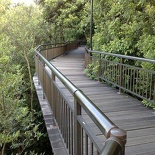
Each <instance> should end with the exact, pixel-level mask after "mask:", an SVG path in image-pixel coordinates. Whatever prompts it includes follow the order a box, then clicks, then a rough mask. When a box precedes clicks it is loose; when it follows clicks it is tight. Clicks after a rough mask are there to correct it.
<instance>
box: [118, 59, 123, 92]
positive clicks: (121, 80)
mask: <svg viewBox="0 0 155 155" xmlns="http://www.w3.org/2000/svg"><path fill="white" fill-rule="evenodd" d="M122 64H123V58H121V59H120V77H119V85H120V86H119V92H118V94H121V92H122V89H121V88H120V87H121V86H122V84H123V70H122V69H123V67H122Z"/></svg>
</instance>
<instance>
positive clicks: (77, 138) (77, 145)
mask: <svg viewBox="0 0 155 155" xmlns="http://www.w3.org/2000/svg"><path fill="white" fill-rule="evenodd" d="M74 112H75V115H74V155H80V154H81V140H82V138H81V135H82V133H81V125H80V123H79V122H78V120H77V117H78V115H81V106H80V104H79V103H78V101H77V100H76V99H75V104H74Z"/></svg>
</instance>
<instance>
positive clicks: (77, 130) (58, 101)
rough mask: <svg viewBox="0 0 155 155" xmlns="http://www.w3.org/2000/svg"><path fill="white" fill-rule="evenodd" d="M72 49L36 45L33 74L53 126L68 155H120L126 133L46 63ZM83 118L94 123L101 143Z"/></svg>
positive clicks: (123, 150) (123, 152)
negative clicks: (34, 71) (41, 91)
mask: <svg viewBox="0 0 155 155" xmlns="http://www.w3.org/2000/svg"><path fill="white" fill-rule="evenodd" d="M49 46H50V48H49ZM75 47H76V43H70V44H61V46H53V45H49V44H48V45H40V46H39V47H38V48H37V49H36V50H35V65H36V74H37V76H38V79H39V83H40V84H41V86H42V88H43V91H44V97H45V98H46V99H47V100H48V103H49V104H50V106H51V109H52V111H53V114H54V117H55V120H56V121H55V123H54V124H53V125H56V124H57V125H58V126H59V130H60V132H61V135H62V137H63V139H64V142H65V144H66V148H67V150H68V154H71V155H82V154H83V155H93V154H100V155H124V154H125V144H126V132H125V131H124V130H122V129H120V128H119V127H117V126H116V125H115V124H114V123H113V122H112V121H111V120H110V119H109V118H108V117H107V116H106V115H105V114H104V113H103V112H101V111H100V110H99V109H98V108H97V107H96V106H95V104H94V103H93V102H92V101H91V100H90V99H89V98H88V97H87V96H86V95H85V94H84V93H83V92H82V91H81V90H79V89H78V88H77V87H76V86H75V85H74V84H73V83H72V82H71V81H69V80H68V79H67V78H66V77H65V76H64V75H63V74H62V73H61V72H60V71H59V70H58V69H57V68H55V67H54V66H53V65H52V64H51V63H50V62H49V61H48V60H50V59H52V58H54V57H56V56H58V55H60V53H61V54H63V53H64V52H66V50H67V51H69V50H70V49H73V48H75ZM52 53H54V54H52ZM56 53H57V54H56ZM60 83H61V84H60ZM62 85H63V86H64V87H65V88H66V89H67V90H68V91H69V92H70V95H69V96H72V98H73V102H72V101H71V100H70V99H69V98H68V96H66V94H65V92H64V89H61V88H62ZM86 114H87V115H86ZM85 116H87V117H89V118H90V120H91V121H92V122H94V123H95V125H96V127H97V128H98V129H99V130H100V132H101V135H100V137H103V136H102V135H104V138H103V139H102V140H101V141H100V139H99V138H98V137H97V135H96V133H95V131H93V130H92V129H91V127H90V125H89V124H88V122H87V121H86V118H85ZM51 123H52V122H51Z"/></svg>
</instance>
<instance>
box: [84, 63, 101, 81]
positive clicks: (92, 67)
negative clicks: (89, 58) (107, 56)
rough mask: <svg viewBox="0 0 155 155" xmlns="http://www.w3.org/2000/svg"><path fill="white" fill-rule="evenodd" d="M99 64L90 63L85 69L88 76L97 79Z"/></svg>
mask: <svg viewBox="0 0 155 155" xmlns="http://www.w3.org/2000/svg"><path fill="white" fill-rule="evenodd" d="M98 67H99V66H98V65H97V64H94V63H91V64H88V66H87V68H86V69H85V73H86V74H87V76H88V77H89V78H91V79H94V80H97V78H98Z"/></svg>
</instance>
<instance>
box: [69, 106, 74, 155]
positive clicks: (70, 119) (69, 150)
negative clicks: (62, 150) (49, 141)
mask: <svg viewBox="0 0 155 155" xmlns="http://www.w3.org/2000/svg"><path fill="white" fill-rule="evenodd" d="M71 138H73V137H71V110H70V109H69V111H68V141H69V142H68V150H69V154H71Z"/></svg>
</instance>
